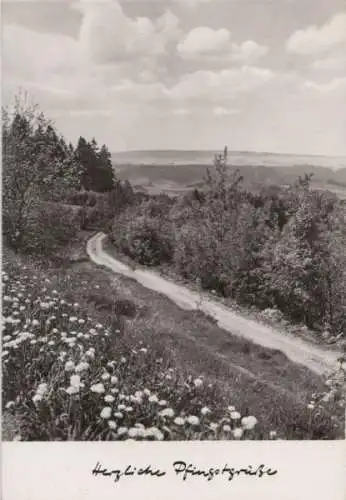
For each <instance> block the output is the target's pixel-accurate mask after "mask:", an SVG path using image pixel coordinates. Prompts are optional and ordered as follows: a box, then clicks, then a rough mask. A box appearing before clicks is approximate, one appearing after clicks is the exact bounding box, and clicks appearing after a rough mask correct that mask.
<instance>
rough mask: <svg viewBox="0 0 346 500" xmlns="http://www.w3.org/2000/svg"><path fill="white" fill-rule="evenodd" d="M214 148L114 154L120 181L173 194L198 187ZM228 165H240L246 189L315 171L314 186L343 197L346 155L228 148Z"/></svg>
mask: <svg viewBox="0 0 346 500" xmlns="http://www.w3.org/2000/svg"><path fill="white" fill-rule="evenodd" d="M217 153H218V151H212V150H210V151H209V150H208V151H179V150H162V151H126V152H118V153H113V154H112V162H113V165H114V168H115V170H116V172H117V175H118V177H119V178H120V179H122V180H125V179H128V180H130V181H131V182H132V183H133V185H134V187H135V188H136V189H137V190H140V191H144V192H147V193H150V194H159V193H160V192H164V193H166V194H168V195H171V196H177V195H178V194H179V193H184V192H186V191H188V190H189V189H193V188H195V187H201V185H202V184H203V179H204V177H205V175H206V169H207V168H209V169H212V168H213V165H212V162H213V158H214V156H215V155H216V154H217ZM228 159H229V160H228V162H229V167H230V168H234V169H239V171H240V173H241V175H242V176H243V177H244V182H245V183H246V185H247V186H248V187H252V188H253V189H256V187H259V186H263V185H275V184H280V185H286V184H290V183H291V182H292V181H294V180H295V179H296V178H297V177H298V176H299V175H304V174H305V173H307V174H310V173H313V174H314V175H313V178H312V185H313V186H314V187H315V188H319V189H327V190H329V191H331V192H333V193H335V194H336V195H337V196H338V197H340V198H341V199H345V198H346V157H328V156H313V155H310V156H309V155H305V156H303V155H293V154H287V155H284V154H275V153H256V152H240V151H235V152H234V151H230V152H229V153H228Z"/></svg>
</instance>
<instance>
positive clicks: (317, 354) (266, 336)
mask: <svg viewBox="0 0 346 500" xmlns="http://www.w3.org/2000/svg"><path fill="white" fill-rule="evenodd" d="M105 238H106V235H105V234H103V233H98V234H96V235H95V236H93V237H92V238H90V240H89V241H88V243H87V253H88V255H89V257H90V259H91V260H92V261H94V262H95V263H96V264H99V265H102V266H106V267H107V268H109V269H111V270H112V271H113V272H115V273H118V274H122V275H124V276H127V277H129V278H132V279H134V280H136V281H137V282H138V283H140V284H141V285H143V286H144V287H146V288H149V289H150V290H154V291H155V292H158V293H162V294H163V295H165V296H166V297H168V298H169V299H170V300H172V301H173V302H174V303H175V304H177V305H178V306H179V307H181V308H182V309H185V310H196V309H200V310H201V311H203V312H204V313H206V314H208V315H209V316H212V317H213V318H214V319H215V320H216V321H217V323H218V325H219V327H220V328H223V329H224V330H227V331H229V332H230V333H232V334H233V335H237V336H239V337H243V338H246V339H248V340H251V341H252V342H254V343H255V344H259V345H261V346H263V347H267V348H270V349H278V350H280V351H281V352H282V353H284V354H285V355H286V356H287V357H288V358H289V359H290V360H291V361H293V362H295V363H299V364H302V365H304V366H306V367H307V368H309V369H310V370H312V371H314V372H315V373H317V374H320V375H321V374H323V373H324V372H325V371H326V370H330V369H333V368H335V364H336V361H337V358H338V357H339V353H337V352H335V351H333V352H332V351H327V350H324V349H322V348H319V347H316V346H312V345H310V344H309V343H307V342H305V341H303V340H300V339H299V338H296V337H293V336H290V335H288V334H287V333H282V332H280V331H278V330H275V329H274V328H270V327H268V326H264V325H261V324H259V323H257V322H256V321H253V320H250V319H248V318H244V317H243V316H241V315H240V314H239V313H236V312H234V311H232V310H231V309H228V308H227V307H225V306H223V305H222V304H220V303H218V302H216V301H211V300H209V298H206V297H204V296H201V295H199V294H197V293H194V292H192V291H190V290H188V289H187V288H185V287H183V286H181V285H177V284H175V283H173V282H171V281H169V280H167V279H164V278H162V277H161V276H159V275H157V274H155V273H154V272H152V271H145V270H142V269H138V270H136V269H134V270H133V269H131V268H130V267H128V266H127V265H125V264H123V263H122V262H119V261H118V260H116V259H114V258H113V257H111V256H110V255H109V254H107V253H106V252H105V251H104V250H103V247H102V242H103V241H104V239H105ZM201 297H202V301H201Z"/></svg>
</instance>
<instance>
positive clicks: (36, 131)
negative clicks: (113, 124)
mask: <svg viewBox="0 0 346 500" xmlns="http://www.w3.org/2000/svg"><path fill="white" fill-rule="evenodd" d="M2 141H3V142H2V144H3V156H2V160H3V161H2V165H3V177H2V179H3V234H4V236H5V239H6V241H7V242H8V243H9V244H11V245H12V246H13V247H15V248H17V249H19V248H21V247H23V245H24V240H25V238H27V237H28V232H29V231H32V225H31V226H30V224H31V223H32V220H33V219H34V218H35V214H36V213H37V204H38V200H47V199H49V200H54V199H61V198H63V197H64V195H65V193H66V192H68V191H69V190H71V189H76V188H77V189H78V188H79V185H80V184H79V183H80V165H79V164H78V162H76V160H75V158H74V154H73V148H71V147H70V146H67V145H66V143H65V141H64V139H63V137H61V136H59V135H58V134H57V132H56V130H55V128H54V126H53V125H52V124H51V123H50V122H49V121H48V120H47V119H46V118H45V117H44V115H43V114H42V113H41V112H40V111H39V109H38V108H37V106H35V105H31V104H30V103H28V102H27V101H23V99H21V98H20V97H18V98H17V100H16V101H15V103H14V106H13V109H12V108H9V109H4V110H3V120H2Z"/></svg>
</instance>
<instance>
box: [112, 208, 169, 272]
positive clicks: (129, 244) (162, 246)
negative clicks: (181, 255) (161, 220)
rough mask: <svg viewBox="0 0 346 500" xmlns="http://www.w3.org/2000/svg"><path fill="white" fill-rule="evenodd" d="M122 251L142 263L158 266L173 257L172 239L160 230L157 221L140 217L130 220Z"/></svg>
mask: <svg viewBox="0 0 346 500" xmlns="http://www.w3.org/2000/svg"><path fill="white" fill-rule="evenodd" d="M121 249H122V251H123V252H125V253H126V254H127V255H128V256H129V257H131V258H132V259H134V260H136V261H137V262H139V263H140V264H143V265H148V266H156V265H159V264H161V263H163V262H167V261H170V260H171V258H172V244H171V241H170V240H169V239H168V238H167V237H166V236H165V235H164V234H162V233H161V232H160V228H159V227H158V224H157V221H156V220H155V219H149V218H145V217H140V218H138V219H137V220H135V221H132V222H130V224H129V225H128V227H127V237H126V239H123V240H122V248H121Z"/></svg>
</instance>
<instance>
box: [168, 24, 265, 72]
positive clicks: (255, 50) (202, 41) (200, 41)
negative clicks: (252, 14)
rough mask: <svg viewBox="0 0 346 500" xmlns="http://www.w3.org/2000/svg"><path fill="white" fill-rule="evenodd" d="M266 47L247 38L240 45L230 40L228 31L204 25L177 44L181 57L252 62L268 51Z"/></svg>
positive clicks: (243, 62) (193, 30)
mask: <svg viewBox="0 0 346 500" xmlns="http://www.w3.org/2000/svg"><path fill="white" fill-rule="evenodd" d="M268 50H269V49H268V47H265V46H263V45H259V44H258V43H256V42H254V41H253V40H247V41H245V42H243V43H241V44H240V45H238V44H236V43H232V42H231V35H230V32H229V31H228V30H227V29H225V28H222V29H218V30H214V29H211V28H208V27H205V26H200V27H198V28H194V29H192V30H191V31H190V32H189V33H188V34H187V35H186V36H185V38H184V40H183V41H182V42H181V43H179V44H178V45H177V51H178V53H179V54H180V56H181V57H182V58H183V59H193V60H203V61H208V60H212V61H220V62H227V61H233V62H240V63H242V64H254V63H255V62H256V61H257V60H258V59H260V58H261V57H263V56H265V55H266V54H267V53H268Z"/></svg>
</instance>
